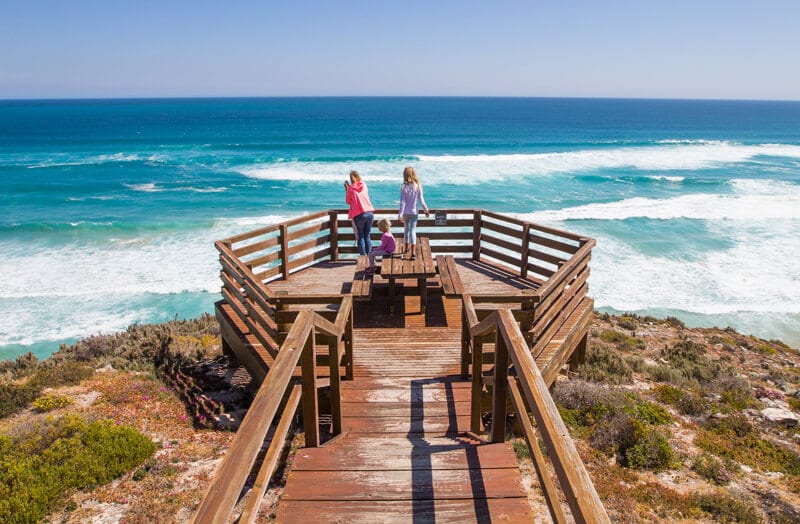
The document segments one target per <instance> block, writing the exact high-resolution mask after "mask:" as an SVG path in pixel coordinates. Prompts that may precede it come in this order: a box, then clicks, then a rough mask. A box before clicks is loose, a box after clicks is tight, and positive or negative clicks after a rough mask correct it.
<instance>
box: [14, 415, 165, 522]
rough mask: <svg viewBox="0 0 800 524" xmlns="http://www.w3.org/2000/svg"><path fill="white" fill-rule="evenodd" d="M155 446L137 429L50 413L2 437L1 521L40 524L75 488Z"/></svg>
mask: <svg viewBox="0 0 800 524" xmlns="http://www.w3.org/2000/svg"><path fill="white" fill-rule="evenodd" d="M39 430H44V434H42V433H40V432H39ZM155 449H156V447H155V445H154V444H153V442H152V441H150V439H148V438H147V437H145V436H144V435H142V434H140V433H139V432H137V431H136V430H135V429H133V428H131V427H128V426H119V425H116V424H115V423H114V422H113V421H103V420H98V421H94V422H88V421H87V420H85V419H83V418H82V417H80V416H78V415H74V414H71V415H65V416H63V417H60V418H58V419H55V418H52V417H50V418H49V419H47V420H46V421H45V422H43V423H42V424H41V425H39V426H36V427H35V428H33V430H32V431H29V432H27V433H25V434H22V435H17V436H16V437H15V438H14V439H12V438H11V437H9V436H6V435H0V522H8V523H27V522H37V521H39V520H41V519H42V518H44V516H45V515H47V513H48V512H49V511H50V510H51V509H52V507H53V505H54V503H55V502H56V501H57V500H59V499H60V498H61V497H63V496H64V494H65V493H67V492H68V491H69V490H71V489H83V488H91V487H94V486H97V485H99V484H105V483H107V482H109V481H110V480H112V479H114V478H115V477H117V476H119V475H120V474H122V473H124V472H126V471H129V470H131V469H132V468H134V467H136V466H137V465H139V464H141V463H142V462H143V461H144V460H145V459H147V458H148V457H150V456H151V455H152V454H153V453H154V452H155ZM32 451H35V452H32Z"/></svg>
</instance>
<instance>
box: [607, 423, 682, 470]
mask: <svg viewBox="0 0 800 524" xmlns="http://www.w3.org/2000/svg"><path fill="white" fill-rule="evenodd" d="M620 452H621V454H622V456H623V457H624V459H625V461H624V465H626V466H628V467H629V468H632V469H649V470H653V471H661V470H664V469H667V468H668V467H669V466H670V463H671V462H672V458H673V454H672V448H671V447H670V445H669V439H668V438H667V436H666V435H664V434H663V433H661V431H659V430H658V429H656V428H654V427H652V426H639V427H638V428H637V435H636V440H635V442H634V443H633V445H631V446H630V447H628V448H626V449H621V450H620Z"/></svg>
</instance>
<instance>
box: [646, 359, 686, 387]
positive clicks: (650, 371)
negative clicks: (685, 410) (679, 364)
mask: <svg viewBox="0 0 800 524" xmlns="http://www.w3.org/2000/svg"><path fill="white" fill-rule="evenodd" d="M645 372H646V373H647V375H648V376H649V377H650V378H651V379H652V380H654V381H656V382H666V383H668V384H672V385H675V386H684V385H687V384H690V383H692V381H691V380H689V379H688V378H686V376H685V375H684V374H683V373H681V372H680V371H679V370H677V369H675V368H673V367H672V366H667V365H664V364H658V365H656V366H648V367H646V368H645Z"/></svg>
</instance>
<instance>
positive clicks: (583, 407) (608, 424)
mask: <svg viewBox="0 0 800 524" xmlns="http://www.w3.org/2000/svg"><path fill="white" fill-rule="evenodd" d="M554 399H555V401H556V403H557V404H558V405H559V410H560V411H561V414H562V418H564V422H565V423H566V424H567V425H569V426H570V427H572V428H574V430H575V433H576V436H581V437H587V438H589V442H590V444H591V445H592V447H594V448H595V449H598V450H600V451H602V452H604V453H608V454H615V455H617V456H618V458H619V460H620V462H621V463H622V464H623V465H625V466H627V467H630V468H635V469H653V470H661V469H664V468H667V467H669V465H670V463H671V461H672V457H673V454H672V449H671V448H670V446H669V441H668V436H667V435H665V434H664V433H662V432H661V431H660V430H658V429H657V428H656V426H662V425H664V424H667V423H669V422H671V421H672V417H671V416H670V415H669V413H668V412H667V411H666V410H665V409H664V408H662V407H661V406H659V405H657V404H654V403H652V402H648V401H647V400H644V399H641V398H639V397H638V396H636V395H635V394H633V393H625V392H620V391H612V390H608V389H606V388H603V387H601V386H598V385H594V384H590V383H586V382H581V381H569V382H562V383H559V384H558V386H557V387H556V389H555V391H554Z"/></svg>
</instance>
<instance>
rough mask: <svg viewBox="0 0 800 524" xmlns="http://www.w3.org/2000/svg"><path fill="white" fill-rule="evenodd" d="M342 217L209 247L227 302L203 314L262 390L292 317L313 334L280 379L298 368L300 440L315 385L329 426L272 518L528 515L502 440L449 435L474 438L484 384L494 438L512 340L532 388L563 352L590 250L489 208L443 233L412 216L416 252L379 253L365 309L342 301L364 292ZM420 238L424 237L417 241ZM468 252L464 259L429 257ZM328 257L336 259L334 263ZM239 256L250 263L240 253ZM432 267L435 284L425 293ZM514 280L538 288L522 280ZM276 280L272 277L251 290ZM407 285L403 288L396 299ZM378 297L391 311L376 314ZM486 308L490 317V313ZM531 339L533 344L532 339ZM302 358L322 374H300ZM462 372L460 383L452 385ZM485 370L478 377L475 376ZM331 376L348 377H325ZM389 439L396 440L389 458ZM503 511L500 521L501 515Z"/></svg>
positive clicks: (311, 219)
mask: <svg viewBox="0 0 800 524" xmlns="http://www.w3.org/2000/svg"><path fill="white" fill-rule="evenodd" d="M395 213H396V210H377V211H376V217H380V216H381V215H382V214H383V215H385V216H388V217H390V218H392V219H394V217H395V216H396V215H395ZM345 216H346V210H330V211H326V212H323V213H319V214H317V215H313V216H307V217H297V218H295V219H292V220H291V221H289V222H287V223H284V224H281V225H277V226H270V227H269V228H262V229H261V232H260V233H259V234H255V235H248V234H245V235H240V236H238V237H236V238H235V240H236V241H238V242H240V243H241V244H242V245H238V246H237V245H235V242H232V241H230V239H226V240H223V241H220V242H218V243H216V245H217V249H218V250H219V252H220V261H221V263H222V266H223V272H222V274H221V278H222V293H223V298H224V301H226V302H227V301H230V302H231V304H232V305H231V309H230V311H231V313H232V314H233V317H232V318H230V319H229V318H228V317H227V316H226V315H225V314H224V312H225V309H224V308H222V307H220V308H219V309H218V311H217V315H218V316H219V317H221V318H224V319H225V320H224V321H223V322H224V324H225V326H222V324H223V322H221V330H222V335H223V339H224V345H225V347H226V348H228V351H229V352H231V353H234V354H237V355H238V354H243V355H245V354H250V355H251V357H250V358H252V360H253V363H258V362H260V363H261V365H263V366H266V368H267V369H270V370H271V371H270V372H269V373H268V374H267V378H266V379H265V381H267V380H268V379H269V377H270V376H272V375H273V373H274V371H275V369H274V368H275V367H276V365H277V364H279V363H280V362H282V360H281V352H282V351H283V348H285V347H287V344H290V345H291V344H292V343H295V344H297V343H298V342H297V341H295V342H292V333H297V330H298V329H300V328H299V327H298V324H302V323H304V322H308V321H307V320H305V319H307V318H312V320H311V321H310V322H311V324H312V325H313V326H314V327H312V328H311V329H313V330H314V333H316V334H312V333H310V332H309V333H307V336H306V338H305V339H304V341H303V342H302V345H303V346H304V348H305V349H303V351H302V353H303V355H304V356H305V358H304V359H303V360H304V364H305V365H304V366H303V367H302V368H298V367H297V365H295V366H293V369H292V370H291V373H290V374H289V376H295V377H296V376H299V375H300V374H301V373H302V374H303V375H304V377H303V379H304V380H303V383H304V385H305V386H306V391H305V392H304V398H305V399H306V401H304V410H306V411H307V413H306V415H305V416H304V420H306V422H307V425H306V436H307V438H308V439H309V440H308V443H309V444H310V445H312V446H314V445H317V444H318V443H319V440H320V438H319V437H320V435H319V433H318V429H319V425H318V410H319V406H318V405H317V390H318V389H319V387H323V386H324V387H330V390H331V391H330V392H331V403H330V409H331V420H332V430H333V432H334V433H338V432H339V431H342V432H343V433H341V434H340V436H339V437H337V438H335V439H334V440H332V441H331V442H330V443H329V444H327V445H326V446H325V448H319V449H309V450H307V451H309V454H310V455H312V456H310V457H308V458H307V459H305V458H303V451H301V452H300V453H298V458H297V460H296V462H295V465H294V468H293V470H292V471H291V472H290V474H289V481H288V483H287V489H286V493H287V494H288V495H287V496H286V497H284V500H282V501H281V503H280V507H279V511H278V515H277V520H278V521H281V522H284V521H298V520H301V519H303V518H304V517H303V515H305V516H307V517H309V516H312V515H313V518H314V519H315V520H324V521H328V520H330V521H336V520H341V519H342V518H343V517H345V516H346V519H347V520H348V521H353V522H358V521H374V520H375V516H376V515H380V520H381V521H392V518H394V517H395V516H396V517H397V518H398V520H401V521H409V520H417V521H419V520H425V518H426V517H424V515H428V516H429V517H428V518H427V520H436V521H447V519H448V515H449V516H451V517H454V516H456V515H458V516H459V518H458V521H462V520H464V519H466V520H480V521H483V520H496V519H501V520H508V521H530V520H531V519H532V518H533V517H532V515H531V514H530V510H529V508H527V502H526V500H525V495H524V493H523V492H522V490H521V489H520V487H519V485H518V484H517V483H518V482H519V473H518V469H517V467H516V464H515V459H514V456H513V452H512V451H511V450H510V448H509V447H508V444H507V443H501V444H485V443H481V442H479V441H477V440H474V439H464V438H462V437H458V435H463V434H464V433H463V431H464V430H465V429H466V427H467V426H469V428H470V429H472V430H473V433H474V434H475V435H477V434H479V433H480V432H481V431H482V430H483V427H482V420H481V415H482V413H481V411H482V410H481V408H482V406H484V405H486V403H485V402H484V399H483V396H484V395H485V392H484V386H485V385H487V384H489V385H490V386H489V387H490V390H491V391H492V394H493V396H494V400H493V409H494V413H495V415H494V416H493V421H494V424H493V427H492V428H491V429H492V432H491V433H492V434H491V437H492V439H495V440H502V439H503V438H504V433H505V431H504V427H503V423H504V421H505V415H504V414H505V409H506V402H505V396H506V393H505V391H504V390H505V388H507V387H508V385H509V384H513V383H514V379H513V378H511V379H510V380H511V381H509V379H508V377H507V372H508V369H509V367H508V359H512V361H513V358H512V357H513V355H512V354H515V352H519V351H522V350H521V349H520V348H525V352H526V353H527V347H528V343H531V344H534V342H535V344H534V345H536V344H538V346H537V347H538V348H540V349H541V351H540V352H539V355H538V358H537V360H536V361H535V362H534V364H533V366H534V367H536V369H537V371H538V370H539V369H541V373H540V378H541V380H542V381H543V382H545V384H548V383H549V381H550V380H551V379H554V377H555V374H556V373H557V372H558V370H559V369H560V367H561V366H562V365H563V364H564V363H565V362H566V360H567V359H569V358H570V357H571V355H573V354H575V355H578V353H579V352H580V348H581V347H582V346H581V344H582V343H583V342H582V341H584V340H585V335H586V332H587V330H588V321H589V320H590V318H591V315H590V309H591V301H590V299H588V298H585V297H586V292H587V284H586V279H587V277H588V269H587V268H588V261H589V259H590V253H591V248H592V246H593V245H594V241H593V240H591V239H587V238H584V237H582V236H579V235H574V234H571V233H567V232H559V231H558V230H555V229H552V228H547V227H540V226H538V225H536V224H531V223H528V222H525V221H521V220H518V219H514V218H510V217H504V216H503V215H500V214H497V213H493V212H489V211H483V210H460V211H458V212H454V211H452V210H451V211H449V212H448V223H447V226H444V227H438V226H435V224H434V221H433V220H432V219H421V220H420V221H419V223H418V231H420V232H421V233H422V234H421V235H420V237H419V242H418V245H417V259H416V260H414V261H408V260H403V259H401V258H400V257H394V259H392V258H389V257H386V258H385V259H384V262H383V264H382V267H381V273H382V274H383V273H386V274H391V275H393V277H392V278H387V277H386V276H385V275H384V277H383V278H384V279H385V280H388V284H389V285H388V286H386V285H384V284H382V283H376V282H373V281H372V279H370V281H369V283H368V284H367V285H368V289H369V302H367V301H363V302H358V303H357V304H356V305H354V302H353V299H354V298H357V297H358V295H359V294H360V293H361V292H362V290H363V287H364V284H365V281H364V278H363V277H364V275H363V273H362V275H361V279H360V280H359V279H358V278H357V275H358V271H363V268H364V267H365V265H366V264H365V260H364V261H362V262H360V263H359V261H357V260H356V258H357V257H351V254H354V253H356V249H355V248H354V247H351V246H344V245H342V244H341V242H346V241H347V239H353V238H354V235H352V234H348V233H344V231H349V228H350V223H349V222H348V221H347V220H345V218H344V217H345ZM395 221H396V220H395ZM469 228H471V229H472V231H468V229H469ZM340 229H341V231H340ZM326 230H327V231H328V234H327V235H325V234H324V233H325V232H326ZM536 233H538V234H536ZM561 233H564V234H561ZM259 235H261V238H258V237H259ZM348 235H349V236H348ZM372 236H373V238H375V239H376V240H377V235H374V234H373V235H372ZM470 239H471V241H472V242H471V245H470V244H468V241H469V240H470ZM430 240H434V241H436V242H437V244H436V245H434V246H431V245H430ZM529 242H534V243H535V244H538V245H539V246H542V247H541V248H538V246H529V245H528V243H529ZM576 242H577V243H579V244H580V245H579V246H575V245H574V243H576ZM278 247H279V248H280V249H276V248H278ZM434 252H435V253H437V255H438V257H437V259H436V260H435V261H434V259H433V257H432V255H431V253H434ZM470 252H471V254H472V259H470V258H467V257H464V258H457V256H456V257H454V256H452V255H445V253H453V254H456V255H459V254H469V253H470ZM560 253H564V255H563V258H562V255H560ZM340 254H344V255H347V257H346V258H347V259H348V260H343V261H338V260H337V259H338V257H339V255H340ZM248 256H254V257H255V258H252V259H251V260H249V261H247V262H244V261H242V260H241V258H242V257H248ZM328 259H330V260H328ZM387 259H388V260H387ZM434 262H436V263H434ZM384 265H388V267H387V268H386V269H388V271H386V270H385V269H384V267H383V266H384ZM549 265H552V266H553V268H554V269H552V270H551V269H549V268H548V267H547V266H549ZM437 266H438V273H439V278H438V279H437V283H438V282H441V283H442V287H441V288H439V287H436V286H434V287H431V288H428V285H427V283H428V282H427V281H428V278H430V277H433V276H435V275H436V273H437ZM255 267H259V268H262V269H263V271H260V270H259V271H258V272H256V271H255V270H254V268H255ZM529 272H530V273H535V274H537V275H541V276H543V277H544V279H540V278H535V277H529V276H528V275H529ZM279 276H282V277H283V278H284V280H270V281H269V285H267V284H265V283H264V281H265V280H268V279H272V278H273V277H279ZM395 285H396V286H397V289H395ZM387 287H388V290H387ZM459 287H460V289H459ZM414 289H416V295H415V294H411V293H409V292H408V291H409V290H414ZM398 290H399V293H398ZM412 292H413V291H412ZM396 294H399V295H400V296H399V297H397V298H398V299H399V300H395V295H396ZM429 294H430V298H429V297H428V295H429ZM387 295H388V296H387ZM459 295H461V299H459ZM343 296H344V297H345V298H344V299H341V298H340V297H343ZM537 302H538V303H539V305H538V306H537V308H536V315H534V304H536V303H537ZM390 304H391V305H392V306H399V307H400V310H401V312H403V313H404V314H402V315H392V316H387V315H385V314H384V313H382V312H383V311H385V308H386V307H387V306H388V305H390ZM476 304H478V308H477V309H476ZM426 305H427V306H428V307H426ZM225 307H226V308H227V307H228V306H227V304H225ZM237 308H238V309H237ZM501 310H502V311H503V312H502V318H501V317H500V316H498V315H500V314H501V313H496V312H497V311H501ZM312 311H317V312H318V315H317V314H315V313H313V312H312ZM416 311H420V312H422V313H423V314H418V313H416ZM587 311H588V313H587ZM309 315H313V316H311V317H309ZM517 323H519V325H517ZM520 326H523V327H525V332H526V334H527V336H528V338H529V339H530V340H526V338H525V336H526V335H525V334H522V332H521V331H520ZM513 329H516V332H514V331H513ZM281 330H283V331H281ZM287 331H288V332H289V333H288V334H287ZM500 332H502V333H504V334H503V335H502V336H501V335H498V333H500ZM534 335H541V336H539V338H538V339H537V340H534V338H533V337H534ZM276 337H277V338H278V339H285V340H284V341H283V344H282V345H281V346H280V347H281V349H280V351H275V355H274V358H273V355H270V354H269V353H268V351H267V349H268V348H269V347H270V346H272V347H273V348H274V346H275V344H276ZM315 339H316V344H317V345H316V346H315ZM510 339H513V342H509V340H510ZM229 340H230V343H229ZM354 348H356V351H355V352H354ZM245 350H247V351H245ZM248 352H249V353H248ZM354 353H355V354H354ZM328 356H330V358H328ZM527 358H528V359H532V356H531V355H530V354H528V355H527ZM577 358H579V356H575V359H577ZM470 363H471V364H472V366H470V365H469V364H470ZM317 365H321V366H325V367H324V368H320V369H319V370H315V369H314V368H315V367H316V366H317ZM341 365H344V366H345V370H341V368H340V366H341ZM514 365H515V368H516V367H517V363H516V362H514ZM537 366H538V367H537ZM470 368H471V371H472V381H471V382H466V381H462V379H461V377H463V376H466V375H468V373H469V371H470ZM262 369H264V368H262ZM490 369H491V370H493V372H494V373H495V374H494V376H486V375H485V374H486V373H488V372H489V370H490ZM342 371H344V376H345V377H346V378H348V379H351V380H350V381H347V382H340V380H341V377H342ZM284 373H285V371H284ZM410 373H411V374H413V375H414V376H411V377H410V376H408V375H409V374H410ZM319 374H328V375H329V376H330V377H331V378H330V380H325V379H320V378H319V376H318V375H319ZM521 380H522V379H521ZM525 395H526V396H527V395H528V393H525ZM312 399H313V400H312ZM513 400H514V399H513V397H512V401H513ZM517 400H519V399H517ZM517 403H518V402H517ZM251 409H252V408H251ZM516 409H518V411H521V410H522V409H524V408H520V407H517V408H516ZM273 416H274V415H273ZM531 431H532V430H531ZM476 438H477V437H476ZM543 438H544V437H543ZM390 441H394V442H402V443H404V444H403V445H404V446H407V447H406V448H404V449H403V450H401V449H400V448H399V447H398V446H397V445H396V444H392V445H389V442H390ZM492 446H503V448H500V447H492ZM532 451H534V450H532ZM534 453H535V451H534ZM315 457H316V458H315ZM578 460H579V459H578ZM315 463H316V464H315ZM581 465H582V463H581ZM362 481H363V482H362ZM359 482H361V484H359ZM307 492H308V493H307ZM462 494H463V499H461V498H459V497H461V496H462ZM442 495H444V496H445V497H446V498H444V499H442V498H441V496H442ZM497 497H502V498H497ZM569 497H570V496H569V494H568V499H569ZM253 498H254V502H253V503H254V504H255V503H256V502H257V500H256V497H253ZM258 498H260V496H259V497H258ZM434 500H435V503H434ZM461 501H463V502H464V503H465V504H466V505H461ZM226 504H227V502H226ZM381 504H389V505H394V506H391V507H393V508H395V509H396V511H398V512H400V513H397V514H386V513H382V512H381V511H380V510H377V512H376V510H375V506H376V505H378V506H379V507H380V505H381ZM426 504H428V505H427V506H426ZM386 507H387V508H389V507H390V506H386ZM571 507H572V506H571ZM451 510H452V511H451ZM506 510H507V511H509V513H508V515H506V514H505V513H502V512H504V511H506ZM342 511H345V512H346V513H342ZM387 511H391V510H389V509H387ZM573 511H575V510H574V509H573ZM287 512H288V513H287ZM554 519H556V520H557V521H558V518H556V517H554ZM579 521H580V520H579Z"/></svg>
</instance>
